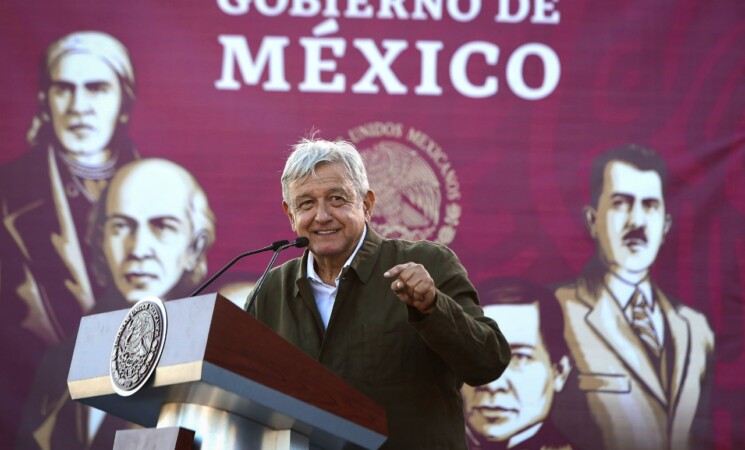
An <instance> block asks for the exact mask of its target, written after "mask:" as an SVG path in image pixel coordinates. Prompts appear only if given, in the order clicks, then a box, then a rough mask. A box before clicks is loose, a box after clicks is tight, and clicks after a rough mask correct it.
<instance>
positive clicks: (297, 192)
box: [290, 166, 354, 197]
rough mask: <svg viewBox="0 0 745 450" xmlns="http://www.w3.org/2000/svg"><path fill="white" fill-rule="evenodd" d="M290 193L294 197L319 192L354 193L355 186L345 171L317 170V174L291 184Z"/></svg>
mask: <svg viewBox="0 0 745 450" xmlns="http://www.w3.org/2000/svg"><path fill="white" fill-rule="evenodd" d="M321 167H326V166H321ZM290 192H291V193H292V195H293V196H294V197H297V196H303V195H308V194H311V193H319V192H320V193H329V192H354V186H353V183H352V179H351V177H349V175H347V174H346V172H345V171H343V170H342V171H339V170H334V169H331V170H323V169H320V170H319V169H316V171H315V173H311V174H309V175H308V176H306V177H304V178H301V179H299V180H296V181H294V182H292V183H290Z"/></svg>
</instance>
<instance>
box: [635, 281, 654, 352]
mask: <svg viewBox="0 0 745 450" xmlns="http://www.w3.org/2000/svg"><path fill="white" fill-rule="evenodd" d="M631 308H632V309H631V311H632V318H631V326H632V327H633V328H634V330H635V331H636V334H637V335H639V338H640V339H641V340H642V342H644V345H646V346H647V348H648V349H649V351H650V353H651V354H652V355H654V357H655V358H659V357H660V350H661V349H660V343H659V341H658V340H657V333H655V329H654V324H653V323H652V309H651V305H650V303H649V302H648V301H647V299H646V298H645V297H644V294H642V293H641V292H640V291H639V290H637V291H636V292H634V296H633V297H632V298H631Z"/></svg>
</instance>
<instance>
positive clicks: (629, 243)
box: [623, 238, 647, 247]
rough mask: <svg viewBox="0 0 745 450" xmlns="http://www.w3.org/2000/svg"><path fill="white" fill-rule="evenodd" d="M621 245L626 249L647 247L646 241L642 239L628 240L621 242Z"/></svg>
mask: <svg viewBox="0 0 745 450" xmlns="http://www.w3.org/2000/svg"><path fill="white" fill-rule="evenodd" d="M623 245H625V246H627V247H642V246H646V245H647V240H646V239H643V238H629V239H624V240H623Z"/></svg>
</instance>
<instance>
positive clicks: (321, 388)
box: [67, 294, 387, 450]
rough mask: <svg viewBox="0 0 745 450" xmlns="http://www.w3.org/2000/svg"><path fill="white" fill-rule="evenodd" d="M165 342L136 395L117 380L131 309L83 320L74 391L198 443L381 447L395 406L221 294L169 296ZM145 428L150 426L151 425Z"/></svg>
mask: <svg viewBox="0 0 745 450" xmlns="http://www.w3.org/2000/svg"><path fill="white" fill-rule="evenodd" d="M165 306H166V314H167V317H168V329H167V331H166V337H165V346H164V347H163V353H162V355H161V358H160V362H159V363H158V365H157V368H156V369H155V373H154V374H153V376H152V377H151V379H150V380H149V381H148V383H147V384H146V385H145V386H144V387H143V388H142V389H140V390H139V391H138V392H136V393H135V394H133V395H131V396H127V397H123V396H119V395H118V394H116V393H115V391H114V388H113V386H112V384H111V381H110V378H109V365H110V358H111V350H112V346H113V343H114V340H115V337H116V334H117V331H118V329H119V326H120V325H121V323H122V320H123V319H124V317H125V316H126V315H127V312H128V310H126V309H124V310H119V311H112V312H108V313H102V314H96V315H91V316H86V317H83V319H82V320H81V323H80V328H79V330H78V337H77V341H76V343H75V350H74V353H73V356H72V361H71V366H70V372H69V375H68V379H67V384H68V388H69V391H70V396H71V397H72V399H73V400H77V401H79V402H82V403H84V404H87V405H89V406H92V407H94V408H98V409H101V410H103V411H105V412H107V413H109V414H113V415H116V416H118V417H121V418H123V419H125V420H128V421H130V422H134V423H136V424H139V425H142V426H144V427H148V428H153V427H157V428H166V427H182V428H186V429H190V430H193V431H194V432H195V438H194V442H195V448H199V449H201V450H208V449H217V448H219V449H229V448H235V449H247V450H248V449H262V450H266V449H278V450H279V449H283V448H286V449H290V448H292V449H293V450H295V449H305V448H307V449H324V450H337V449H338V450H341V449H377V448H378V447H380V446H381V445H382V444H383V442H384V441H385V439H386V434H387V421H386V416H385V411H384V410H383V409H382V408H381V407H380V406H379V405H377V404H376V403H374V402H373V401H372V400H370V399H369V398H368V397H366V396H365V395H363V394H362V393H361V392H359V391H358V390H357V389H355V388H354V387H353V386H351V385H350V384H349V383H347V382H345V381H344V380H342V379H341V378H340V377H339V376H337V375H336V374H334V373H333V372H331V371H330V370H328V369H327V368H325V367H324V366H322V365H321V364H320V363H318V362H317V361H315V360H314V359H313V358H311V357H310V356H309V355H307V354H306V353H304V352H303V351H301V350H300V349H298V348H297V347H295V346H294V345H292V344H290V343H289V342H287V341H285V340H284V339H283V338H282V337H280V336H279V335H277V334H276V333H274V332H273V331H272V330H271V329H269V328H268V327H266V326H265V325H263V324H262V323H260V322H259V321H257V320H256V319H255V318H254V317H252V316H250V315H249V314H247V313H245V312H244V311H243V310H242V309H240V308H239V307H237V306H236V305H234V304H233V303H231V302H230V301H229V300H227V299H225V298H223V297H222V296H220V295H219V294H209V295H202V296H199V297H190V298H185V299H181V300H173V301H170V302H166V303H165ZM143 431H144V430H143Z"/></svg>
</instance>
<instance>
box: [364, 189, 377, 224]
mask: <svg viewBox="0 0 745 450" xmlns="http://www.w3.org/2000/svg"><path fill="white" fill-rule="evenodd" d="M373 206H375V192H373V191H372V189H368V190H367V193H366V194H365V197H364V198H363V199H362V209H363V211H364V212H365V222H370V217H372V210H373Z"/></svg>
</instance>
